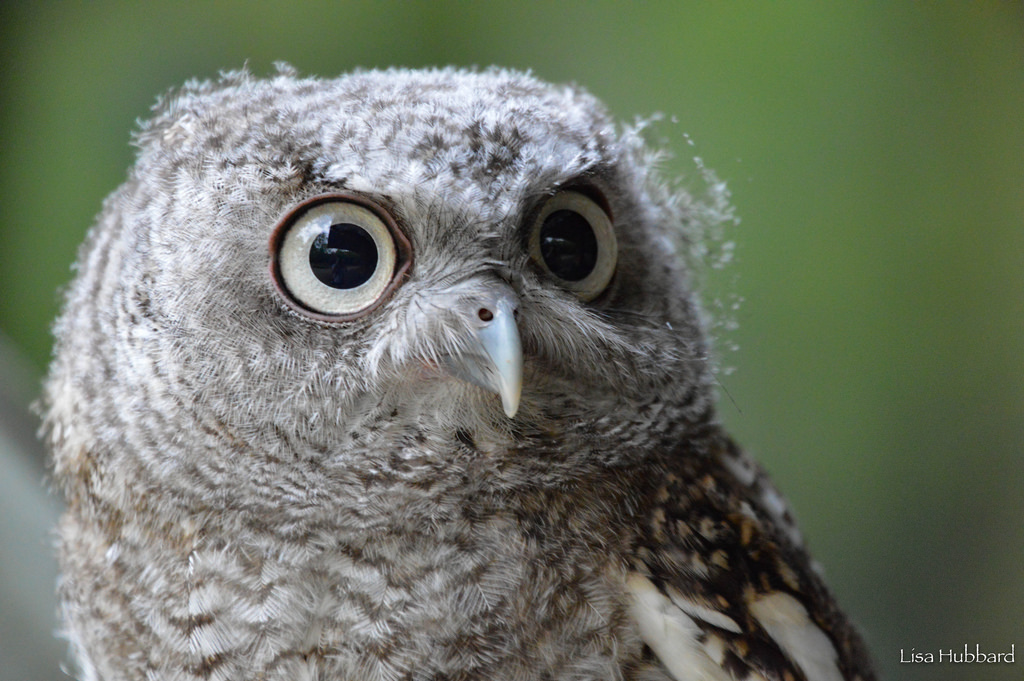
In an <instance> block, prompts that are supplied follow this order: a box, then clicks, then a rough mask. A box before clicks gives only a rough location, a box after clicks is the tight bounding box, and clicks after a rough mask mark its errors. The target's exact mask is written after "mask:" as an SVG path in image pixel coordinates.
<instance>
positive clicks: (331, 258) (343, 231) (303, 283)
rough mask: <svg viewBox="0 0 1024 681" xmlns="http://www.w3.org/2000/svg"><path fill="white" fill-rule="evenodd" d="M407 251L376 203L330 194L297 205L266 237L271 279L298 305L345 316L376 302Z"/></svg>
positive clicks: (330, 316) (399, 271) (321, 314)
mask: <svg viewBox="0 0 1024 681" xmlns="http://www.w3.org/2000/svg"><path fill="white" fill-rule="evenodd" d="M410 251H411V248H410V244H409V241H408V239H406V237H405V235H404V234H402V232H401V230H399V229H398V227H397V225H395V222H394V220H392V219H391V217H390V216H389V215H388V214H387V213H386V212H384V211H383V210H382V209H381V208H380V207H378V206H376V205H375V204H372V203H370V202H369V201H367V200H365V199H362V198H358V197H354V196H348V195H343V194H329V195H324V196H318V197H314V198H312V199H309V200H308V201H304V202H302V203H300V204H299V205H298V206H296V207H295V208H293V209H292V210H291V211H289V213H288V214H287V215H285V217H284V218H283V219H282V220H281V222H280V223H278V225H277V227H276V228H275V229H274V233H273V234H272V235H271V238H270V254H271V276H272V277H273V280H274V284H275V285H276V286H277V289H278V291H280V292H281V293H282V294H283V295H284V297H285V300H286V301H287V302H288V304H289V305H291V306H292V307H294V308H295V309H297V310H299V311H301V312H303V313H305V314H307V315H309V316H312V317H315V318H318V319H324V320H327V321H346V320H349V319H354V318H356V317H360V316H362V315H364V314H366V313H367V312H369V311H370V310H372V309H374V308H375V307H377V305H379V304H380V303H381V302H382V301H383V300H384V298H385V297H386V295H387V294H388V293H389V292H390V291H391V290H392V289H394V287H395V286H397V285H398V283H399V281H400V280H401V276H402V275H403V274H404V273H405V271H406V270H407V269H408V267H409V261H410V259H409V254H410Z"/></svg>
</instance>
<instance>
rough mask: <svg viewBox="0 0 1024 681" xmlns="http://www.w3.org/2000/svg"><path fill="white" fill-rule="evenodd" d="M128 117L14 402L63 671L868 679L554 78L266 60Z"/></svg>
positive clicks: (572, 91)
mask: <svg viewBox="0 0 1024 681" xmlns="http://www.w3.org/2000/svg"><path fill="white" fill-rule="evenodd" d="M135 144H136V146H137V147H138V158H137V161H136V163H135V165H134V166H133V168H132V169H131V170H130V172H129V174H128V178H127V180H126V182H125V183H124V184H123V185H122V186H121V187H120V188H119V189H118V190H117V191H116V192H114V194H113V195H112V196H110V197H109V198H108V199H107V200H106V202H105V204H104V207H103V210H102V212H101V214H100V216H99V218H98V220H97V223H96V225H95V227H94V228H93V229H92V230H91V232H90V233H89V236H88V238H87V241H86V243H85V245H84V246H83V247H82V249H81V252H80V255H79V262H78V266H77V275H76V277H75V280H74V282H73V283H72V285H71V286H70V288H69V290H68V292H67V294H66V302H65V307H64V311H63V313H62V316H61V317H60V319H59V320H58V322H57V324H56V326H55V332H56V337H57V344H56V349H55V355H54V359H53V364H52V367H51V371H50V375H49V378H48V380H47V384H46V390H45V397H44V411H45V414H44V416H45V432H46V434H47V435H46V437H47V439H48V442H49V444H50V446H51V448H52V451H53V466H54V478H55V480H56V482H57V485H58V486H59V488H60V489H61V490H62V492H63V494H64V496H65V499H66V502H67V510H66V513H65V514H64V516H63V518H62V520H61V523H60V526H59V559H60V564H61V571H62V576H61V579H60V583H59V593H60V599H61V603H62V606H61V611H62V618H63V627H64V634H65V635H66V637H67V638H68V639H69V641H70V645H71V650H72V654H73V656H74V658H75V660H76V664H77V667H78V670H79V671H78V673H79V678H80V679H84V680H88V681H92V680H98V679H103V680H105V681H115V680H127V679H140V680H141V679H146V680H150V681H157V680H164V679H176V680H193V679H211V680H213V679H216V680H229V679H230V680H236V679H237V680H242V679H246V680H252V679H259V680H263V681H272V680H275V679H288V680H290V681H296V680H318V681H397V680H400V679H416V680H422V681H428V680H430V681H441V680H450V681H454V680H466V681H468V680H471V679H486V680H508V681H527V680H534V679H536V680H540V679H547V680H570V679H572V680H577V681H583V680H597V679H601V680H623V681H624V680H631V681H632V680H635V681H641V680H643V681H726V680H735V681H740V680H749V681H870V680H871V679H874V674H873V672H872V671H871V666H870V662H869V660H868V656H867V654H866V651H865V647H864V645H863V643H862V641H861V639H860V638H859V636H858V634H857V633H856V632H855V630H854V629H853V627H852V626H851V624H850V623H849V621H848V620H847V618H846V617H845V616H844V615H843V614H842V612H841V611H840V610H839V609H838V607H837V605H836V602H835V600H834V598H833V596H832V595H831V593H830V591H829V590H828V588H827V587H826V585H825V583H824V581H823V579H822V576H821V574H820V573H819V570H818V569H817V568H816V566H815V564H814V563H813V562H812V561H811V559H810V558H809V557H808V554H807V553H806V551H805V549H804V547H803V543H802V540H801V536H800V533H799V531H798V530H797V528H796V527H795V525H794V523H793V520H792V518H791V515H790V513H789V511H788V509H787V506H786V504H785V503H784V502H783V500H782V498H781V497H780V495H779V494H778V493H777V492H776V490H775V488H774V487H773V486H772V484H771V483H770V482H769V481H768V479H767V478H766V476H765V474H764V473H763V472H762V470H761V469H760V468H759V467H758V466H757V465H756V464H755V463H753V462H752V461H751V459H749V458H748V457H747V456H746V455H745V454H744V453H743V452H742V451H741V450H740V449H739V448H738V447H737V446H736V445H735V444H734V443H733V441H732V440H731V439H730V438H729V436H728V435H727V434H726V433H725V432H724V431H723V429H722V427H721V426H720V425H719V423H718V421H717V420H716V414H715V409H714V394H713V393H714V391H713V387H712V386H713V383H714V380H713V367H712V364H711V360H710V359H709V345H708V341H707V339H706V335H705V332H704V330H703V328H704V319H703V315H702V312H701V310H700V307H699V305H698V302H697V300H696V298H695V295H694V292H693V290H692V281H693V272H692V269H693V265H692V264H691V261H692V259H691V258H688V257H686V253H687V245H688V244H690V243H691V241H690V240H692V239H693V236H692V235H693V234H695V233H697V232H699V227H700V224H699V223H700V221H701V220H702V219H704V218H703V217H702V216H704V215H706V211H704V212H702V211H701V210H700V209H699V201H698V199H697V198H695V197H694V196H691V195H689V194H687V193H685V192H682V191H678V190H670V189H669V188H668V184H666V183H665V182H664V181H662V180H661V179H659V176H658V173H657V172H656V169H655V165H656V162H657V154H656V153H655V152H652V151H649V150H648V148H647V146H646V145H645V142H644V141H643V139H642V135H641V133H640V131H639V130H637V129H636V128H631V127H628V126H622V125H618V124H616V123H615V122H614V121H613V120H612V119H611V118H610V116H609V114H608V113H607V111H606V110H605V108H604V107H603V106H602V104H601V103H600V102H598V101H597V100H595V99H594V98H593V97H592V96H591V95H589V94H588V93H587V92H585V91H583V90H582V89H580V88H578V87H575V86H553V85H549V84H547V83H544V82H541V81H539V80H537V79H535V78H534V77H532V76H531V75H529V74H523V73H517V72H512V71H507V70H500V69H491V70H483V71H463V70H455V69H437V70H425V71H413V70H402V69H393V70H387V71H368V72H356V73H353V74H350V75H347V76H344V77H341V78H338V79H335V80H321V79H315V78H301V77H299V76H298V75H297V74H296V73H295V72H294V71H293V70H291V69H290V68H288V67H284V66H282V67H279V70H278V72H277V73H276V74H273V75H271V76H270V77H269V78H266V79H260V78H256V77H254V76H253V75H251V74H249V73H248V72H245V71H240V72H232V73H227V74H224V75H222V76H221V77H220V78H219V79H217V80H215V81H212V82H192V83H189V84H187V85H186V86H184V87H183V88H181V89H180V90H178V91H176V92H173V93H171V94H170V95H168V96H167V97H165V98H164V99H163V100H162V101H161V102H160V103H159V104H158V105H157V107H156V109H155V113H154V116H153V118H152V119H151V120H150V121H149V122H147V123H144V124H143V125H142V127H141V129H140V131H139V132H138V133H137V135H136V137H135Z"/></svg>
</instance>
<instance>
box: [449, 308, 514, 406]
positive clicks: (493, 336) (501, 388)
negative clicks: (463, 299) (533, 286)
mask: <svg viewBox="0 0 1024 681" xmlns="http://www.w3.org/2000/svg"><path fill="white" fill-rule="evenodd" d="M476 302H477V305H476V306H475V307H474V308H473V310H472V315H473V319H472V321H471V322H470V325H471V327H472V331H471V332H470V334H469V337H468V338H467V339H466V341H467V342H466V347H465V350H464V351H463V352H461V353H460V354H458V355H455V356H449V357H448V358H447V369H448V371H449V372H450V373H451V374H452V375H453V376H455V377H456V378H460V379H462V380H464V381H468V382H469V383H472V384H473V385H477V386H480V387H481V388H483V389H485V390H490V391H491V392H496V393H498V395H499V396H500V397H501V406H502V408H503V409H504V410H505V414H506V415H507V416H508V417H509V418H512V417H513V416H515V415H516V412H517V411H518V410H519V398H520V396H521V395H522V392H523V348H522V344H521V343H520V341H519V328H518V327H517V326H516V318H515V312H516V300H515V296H514V295H513V294H512V292H511V291H507V290H504V289H499V290H497V291H495V292H494V293H493V294H488V295H485V296H481V297H480V298H479V299H478V300H477V301H476ZM468 313H469V312H468V311H467V314H468Z"/></svg>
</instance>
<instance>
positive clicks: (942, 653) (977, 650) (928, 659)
mask: <svg viewBox="0 0 1024 681" xmlns="http://www.w3.org/2000/svg"><path fill="white" fill-rule="evenodd" d="M1015 645H1016V644H1010V651H1009V652H1007V653H986V652H982V650H981V645H980V644H975V645H974V652H971V651H970V650H969V649H968V646H967V644H964V652H962V653H960V652H956V651H954V650H953V649H952V648H947V649H946V650H942V649H939V652H938V659H936V657H935V653H930V652H927V653H919V652H917V648H911V649H910V652H909V653H907V652H905V651H904V649H903V648H900V664H922V663H923V664H930V663H932V662H940V663H947V664H950V663H951V664H965V663H978V662H982V663H990V662H1004V663H1006V664H1013V663H1014V662H1016V660H1015V659H1014V653H1015V652H1016V651H1015V650H1014V647H1015Z"/></svg>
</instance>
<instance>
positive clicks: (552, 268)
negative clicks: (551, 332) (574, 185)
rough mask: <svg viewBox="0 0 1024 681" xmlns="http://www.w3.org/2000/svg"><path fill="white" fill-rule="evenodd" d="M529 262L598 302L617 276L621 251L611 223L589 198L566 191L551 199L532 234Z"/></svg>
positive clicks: (579, 295) (586, 299) (580, 295)
mask: <svg viewBox="0 0 1024 681" xmlns="http://www.w3.org/2000/svg"><path fill="white" fill-rule="evenodd" d="M529 248H530V257H531V258H533V260H534V261H535V262H536V263H537V264H538V265H540V266H541V268H543V269H544V271H545V272H547V273H548V274H550V275H551V276H552V277H554V278H555V279H556V280H557V281H558V283H559V284H560V285H561V286H562V287H563V288H567V289H569V290H570V291H572V292H573V293H575V294H576V295H577V297H579V298H580V300H583V301H588V300H593V299H594V298H596V297H597V296H598V295H600V294H601V292H602V291H604V289H605V288H606V287H607V286H608V282H609V281H611V278H612V275H613V274H614V273H615V262H616V260H617V258H618V247H617V245H616V242H615V230H614V228H613V227H612V221H611V218H610V217H609V216H608V213H606V212H605V211H604V209H602V208H601V206H599V205H598V204H597V203H595V202H594V201H593V200H592V199H590V198H589V197H588V196H586V195H584V194H581V193H579V192H574V191H563V192H559V193H558V194H555V195H554V196H553V197H551V198H550V199H549V200H548V202H547V203H545V204H544V206H543V208H542V209H541V211H540V213H539V214H538V215H537V218H536V220H535V221H534V223H533V226H532V229H531V230H530V241H529Z"/></svg>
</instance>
